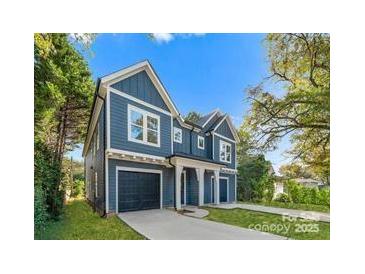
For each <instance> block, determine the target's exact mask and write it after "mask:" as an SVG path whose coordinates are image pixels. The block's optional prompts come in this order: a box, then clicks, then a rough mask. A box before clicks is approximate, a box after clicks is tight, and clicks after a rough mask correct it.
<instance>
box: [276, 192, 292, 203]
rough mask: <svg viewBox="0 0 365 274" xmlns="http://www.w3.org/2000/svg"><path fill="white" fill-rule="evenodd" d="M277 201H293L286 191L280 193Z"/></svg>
mask: <svg viewBox="0 0 365 274" xmlns="http://www.w3.org/2000/svg"><path fill="white" fill-rule="evenodd" d="M275 201H277V202H282V203H291V202H292V200H291V199H290V197H289V195H288V194H286V193H280V194H279V195H278V196H277V197H276V198H275Z"/></svg>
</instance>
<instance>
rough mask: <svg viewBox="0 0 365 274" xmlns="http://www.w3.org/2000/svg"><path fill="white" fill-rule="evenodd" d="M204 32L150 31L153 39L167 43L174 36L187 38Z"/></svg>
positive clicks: (201, 34)
mask: <svg viewBox="0 0 365 274" xmlns="http://www.w3.org/2000/svg"><path fill="white" fill-rule="evenodd" d="M203 35H205V33H176V34H172V33H151V36H152V38H153V39H155V41H156V42H158V43H168V42H170V41H171V40H173V39H174V38H175V37H177V36H180V37H182V38H189V37H191V36H203Z"/></svg>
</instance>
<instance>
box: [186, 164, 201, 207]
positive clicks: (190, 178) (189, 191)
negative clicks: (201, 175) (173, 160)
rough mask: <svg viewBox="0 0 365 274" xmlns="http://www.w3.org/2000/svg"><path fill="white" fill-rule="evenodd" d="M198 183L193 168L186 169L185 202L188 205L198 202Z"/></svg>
mask: <svg viewBox="0 0 365 274" xmlns="http://www.w3.org/2000/svg"><path fill="white" fill-rule="evenodd" d="M198 199H199V184H198V179H197V177H196V171H195V169H193V168H187V169H186V202H187V204H188V205H198V204H199V201H198Z"/></svg>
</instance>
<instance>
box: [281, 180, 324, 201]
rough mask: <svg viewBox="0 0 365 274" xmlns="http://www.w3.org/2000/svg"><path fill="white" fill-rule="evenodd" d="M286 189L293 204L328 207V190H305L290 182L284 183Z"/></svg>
mask: <svg viewBox="0 0 365 274" xmlns="http://www.w3.org/2000/svg"><path fill="white" fill-rule="evenodd" d="M286 189H287V192H288V195H289V198H290V199H291V200H292V201H293V202H294V203H300V204H315V205H325V206H330V191H329V189H320V190H318V188H307V187H304V186H302V185H300V184H298V183H296V182H295V181H292V180H289V181H288V182H287V183H286Z"/></svg>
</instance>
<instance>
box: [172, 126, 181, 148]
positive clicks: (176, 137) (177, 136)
mask: <svg viewBox="0 0 365 274" xmlns="http://www.w3.org/2000/svg"><path fill="white" fill-rule="evenodd" d="M174 142H176V143H180V144H181V143H182V130H181V128H178V127H174Z"/></svg>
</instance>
